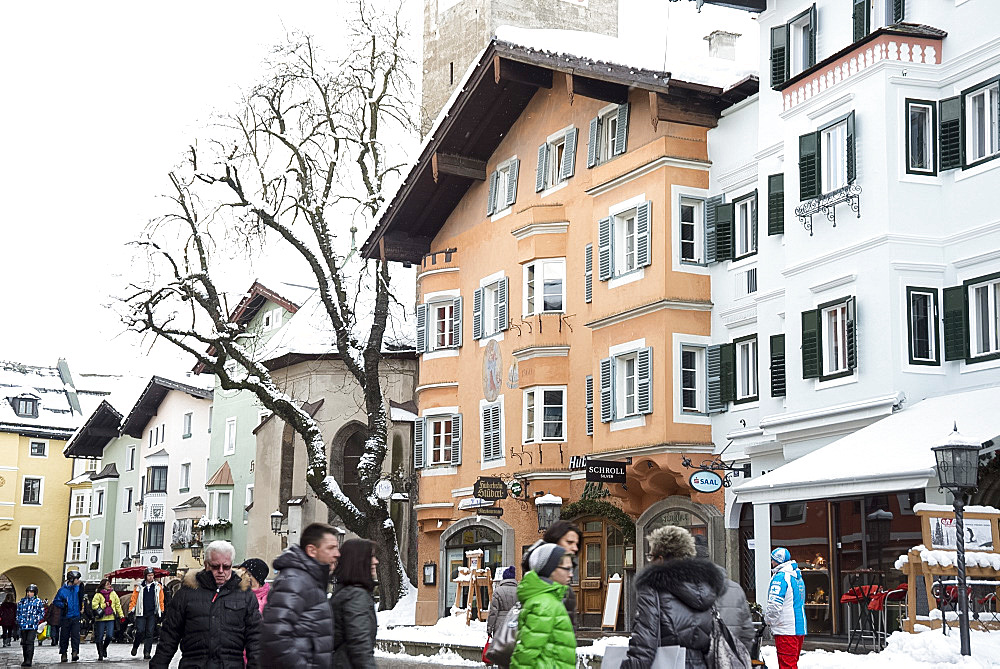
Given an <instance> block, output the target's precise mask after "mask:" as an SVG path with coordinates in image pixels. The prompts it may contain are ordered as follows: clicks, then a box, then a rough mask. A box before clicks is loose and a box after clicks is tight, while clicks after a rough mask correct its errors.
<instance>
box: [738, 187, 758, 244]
mask: <svg viewBox="0 0 1000 669" xmlns="http://www.w3.org/2000/svg"><path fill="white" fill-rule="evenodd" d="M757 198H758V194H757V189H756V188H755V189H754V191H753V199H752V200H750V251H751V253H756V252H757ZM734 254H735V253H734Z"/></svg>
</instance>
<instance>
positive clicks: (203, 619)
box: [149, 541, 260, 669]
mask: <svg viewBox="0 0 1000 669" xmlns="http://www.w3.org/2000/svg"><path fill="white" fill-rule="evenodd" d="M235 557H236V549H235V548H233V545H232V544H231V543H229V542H228V541H213V542H212V543H210V544H209V545H208V546H207V547H206V548H205V558H204V560H205V562H204V564H205V568H204V569H203V570H202V571H193V570H192V571H189V572H188V573H187V574H185V576H184V580H183V584H182V587H181V588H180V590H178V591H177V594H176V595H174V598H173V599H172V600H170V604H169V605H168V606H167V611H166V614H165V615H164V618H163V624H162V626H161V628H160V642H159V644H157V646H156V653H155V654H154V655H153V659H152V660H150V662H149V666H150V669H167V668H168V667H169V666H170V660H171V659H173V656H174V653H176V652H177V648H178V646H180V650H181V661H180V665H179V667H180V669H230V668H231V669H242V668H243V667H244V666H248V667H251V668H256V667H259V666H260V655H259V648H260V641H259V635H260V610H259V608H258V605H257V597H256V596H255V595H254V594H253V591H252V590H250V587H249V585H250V584H249V579H247V580H246V582H245V583H244V582H243V581H242V580H241V578H240V577H239V576H237V575H235V574H233V560H234V559H235ZM244 653H246V664H245V665H244V659H243V658H244Z"/></svg>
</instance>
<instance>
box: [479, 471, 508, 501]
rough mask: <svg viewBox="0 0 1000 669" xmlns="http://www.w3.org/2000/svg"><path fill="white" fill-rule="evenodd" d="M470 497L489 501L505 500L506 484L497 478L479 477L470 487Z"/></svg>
mask: <svg viewBox="0 0 1000 669" xmlns="http://www.w3.org/2000/svg"><path fill="white" fill-rule="evenodd" d="M472 496H473V497H479V498H480V499H488V500H490V501H499V500H501V499H507V484H506V483H504V482H503V479H502V478H500V477H499V476H480V477H479V478H478V479H476V483H475V485H473V486H472Z"/></svg>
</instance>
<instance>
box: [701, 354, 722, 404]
mask: <svg viewBox="0 0 1000 669" xmlns="http://www.w3.org/2000/svg"><path fill="white" fill-rule="evenodd" d="M705 400H706V401H705V407H706V409H707V411H708V413H710V414H712V413H719V412H720V411H725V410H726V403H725V402H724V401H723V400H722V346H721V345H719V344H716V345H715V346H709V347H708V348H707V349H705Z"/></svg>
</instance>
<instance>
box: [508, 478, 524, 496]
mask: <svg viewBox="0 0 1000 669" xmlns="http://www.w3.org/2000/svg"><path fill="white" fill-rule="evenodd" d="M507 487H508V488H510V494H511V495H513V496H514V497H520V496H521V490H522V488H521V482H520V481H518V480H517V479H514V480H513V481H511V482H510V485H509V486H507Z"/></svg>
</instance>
